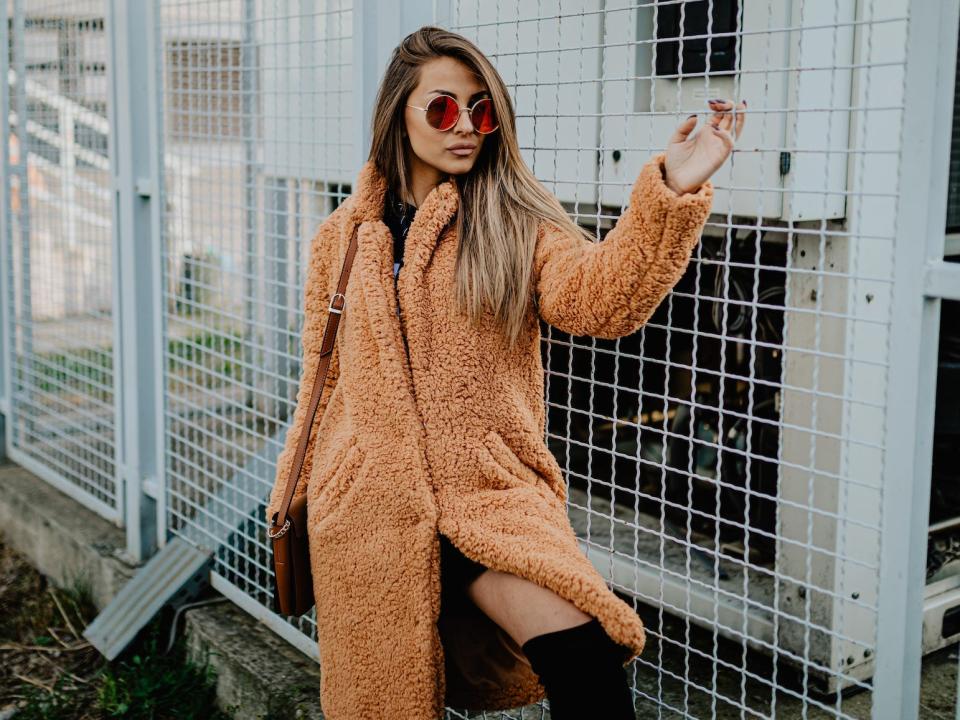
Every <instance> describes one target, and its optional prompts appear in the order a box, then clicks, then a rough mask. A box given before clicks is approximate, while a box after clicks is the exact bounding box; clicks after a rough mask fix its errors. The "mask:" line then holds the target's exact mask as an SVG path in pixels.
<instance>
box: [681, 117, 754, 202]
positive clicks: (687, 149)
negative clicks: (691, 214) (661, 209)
mask: <svg viewBox="0 0 960 720" xmlns="http://www.w3.org/2000/svg"><path fill="white" fill-rule="evenodd" d="M707 104H708V105H709V106H710V108H711V109H712V110H713V113H712V114H711V116H710V118H709V119H708V120H707V123H706V125H704V126H703V127H701V128H700V130H698V131H697V132H696V133H695V134H693V135H691V133H692V132H693V129H694V128H695V127H696V126H697V116H696V115H691V116H690V117H688V118H687V119H686V120H684V121H683V122H682V123H680V124H679V125H678V126H677V129H676V130H674V132H673V135H671V136H670V142H669V144H668V145H667V149H666V157H665V159H664V168H665V171H666V177H665V178H664V182H666V184H667V187H669V188H670V189H671V190H673V191H674V192H675V193H677V194H678V195H681V194H683V193H686V192H696V191H697V189H699V187H700V186H701V185H702V184H703V183H704V182H705V181H706V180H708V179H709V178H710V176H711V175H713V173H714V172H716V171H717V168H719V167H720V166H721V165H723V163H724V161H725V160H726V159H727V157H728V156H729V155H730V153H731V151H732V150H733V143H734V141H735V140H736V138H738V137H740V133H741V132H743V123H744V121H745V120H746V109H747V102H746V100H743V101H741V102H740V104H739V105H737V107H736V108H734V106H733V102H732V101H731V100H723V99H715V100H708V101H707Z"/></svg>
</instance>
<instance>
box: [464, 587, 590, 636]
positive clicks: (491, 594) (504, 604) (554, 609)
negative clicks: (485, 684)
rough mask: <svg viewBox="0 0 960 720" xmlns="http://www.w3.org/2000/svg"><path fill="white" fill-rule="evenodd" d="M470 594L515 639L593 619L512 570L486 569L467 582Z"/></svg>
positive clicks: (568, 602)
mask: <svg viewBox="0 0 960 720" xmlns="http://www.w3.org/2000/svg"><path fill="white" fill-rule="evenodd" d="M467 596H468V597H469V598H470V599H471V600H473V602H474V603H476V605H477V607H479V608H480V609H481V610H482V611H483V612H484V613H485V614H486V615H487V616H489V618H490V619H491V620H493V621H494V622H495V623H496V624H497V625H499V626H500V627H502V628H503V629H504V630H505V631H506V632H507V634H508V635H510V637H512V638H513V640H514V642H516V643H517V644H518V645H523V643H525V642H526V641H527V640H528V639H530V638H532V637H534V636H535V635H540V634H542V633H547V632H553V631H554V630H564V629H566V628H569V627H573V626H575V625H582V624H583V623H585V622H589V621H590V619H591V618H590V615H587V614H586V613H585V612H583V611H581V610H580V609H579V608H577V607H576V606H575V605H574V604H573V603H571V602H570V601H569V600H566V599H564V598H562V597H560V596H559V595H557V594H556V593H555V592H553V591H552V590H548V589H547V588H544V587H540V586H539V585H537V584H536V583H535V582H531V581H530V580H527V579H526V578H522V577H519V576H517V575H513V574H512V573H505V572H500V571H499V570H489V569H488V570H485V571H484V572H483V573H481V574H480V575H478V576H477V578H476V579H475V580H474V581H473V582H472V583H470V585H469V586H467Z"/></svg>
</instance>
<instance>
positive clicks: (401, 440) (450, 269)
mask: <svg viewBox="0 0 960 720" xmlns="http://www.w3.org/2000/svg"><path fill="white" fill-rule="evenodd" d="M663 159H664V156H663V153H660V154H659V155H657V156H656V157H654V158H652V159H651V160H650V161H649V162H648V163H647V164H646V165H644V166H643V168H642V169H641V172H640V174H639V176H638V177H637V179H636V181H635V182H634V184H633V187H632V189H631V193H630V199H629V203H628V206H627V208H626V210H625V211H624V213H623V214H622V215H621V217H620V218H619V219H618V221H617V223H616V225H615V227H614V228H613V229H612V230H611V231H610V232H609V233H608V234H607V236H606V237H605V238H604V240H603V241H602V242H591V241H589V240H586V239H584V238H581V237H574V236H571V235H570V234H568V233H567V232H565V231H561V230H560V229H559V228H558V227H556V225H555V224H553V223H550V222H548V221H542V222H541V223H540V225H539V228H538V232H537V243H536V250H535V255H534V267H533V273H534V277H533V282H534V293H535V297H536V300H537V305H536V307H534V306H533V305H531V308H530V310H529V311H528V313H527V322H526V324H525V330H524V334H523V340H522V342H520V343H519V345H518V347H517V349H515V350H513V351H510V350H508V349H507V347H506V344H505V343H504V342H503V341H502V340H501V339H500V336H499V334H498V332H497V330H496V328H495V326H494V325H493V323H492V321H491V318H489V317H485V318H484V322H483V325H482V327H480V329H479V331H478V330H477V329H473V328H471V327H470V326H469V324H468V322H467V321H466V318H465V317H463V316H461V315H459V314H458V313H457V312H456V311H455V310H454V306H453V303H452V300H451V298H452V292H453V280H454V260H455V257H456V250H457V235H456V228H455V223H454V222H453V221H454V220H455V216H456V212H457V207H458V203H459V192H458V189H457V186H456V182H455V180H454V179H453V178H448V179H446V180H445V181H444V182H442V183H441V184H439V185H437V186H436V187H435V188H433V189H432V190H431V191H430V193H429V194H428V195H427V197H426V198H425V199H424V201H423V202H422V203H421V205H420V207H419V208H418V210H417V213H416V215H415V216H414V219H413V223H412V225H411V227H410V229H409V233H408V236H407V240H406V248H405V251H404V265H403V269H402V270H401V272H400V276H399V280H398V286H397V290H396V291H395V290H394V278H393V238H392V235H391V233H390V230H389V229H388V227H387V226H386V224H385V223H384V222H383V221H382V218H383V211H384V197H385V193H386V181H385V179H384V177H383V175H382V174H381V173H380V172H379V171H378V170H377V168H376V167H375V165H374V163H373V162H372V161H370V160H368V161H367V162H366V163H365V164H364V165H363V167H362V168H361V170H360V173H359V175H358V178H357V183H356V185H355V191H354V192H353V194H352V195H350V196H349V197H348V198H347V199H346V200H345V201H344V202H343V203H342V204H341V205H340V206H339V207H338V208H337V209H336V210H335V211H334V212H333V213H331V214H330V216H328V218H327V219H326V220H325V221H324V222H323V223H322V224H321V226H320V228H319V230H318V231H317V234H316V235H315V237H314V238H313V240H312V242H311V249H310V256H309V264H308V271H307V282H306V286H305V290H304V296H305V298H304V326H303V331H302V341H301V342H302V347H303V363H302V374H301V377H300V387H299V391H298V393H297V405H296V408H295V411H294V414H293V420H292V423H291V425H290V426H289V430H288V432H287V435H286V443H285V446H284V448H283V449H282V451H281V453H280V455H279V457H278V459H277V473H276V478H275V482H274V488H273V490H272V492H271V495H270V500H269V503H268V506H267V510H266V513H267V515H266V516H267V518H268V522H269V517H270V516H271V515H272V514H273V512H274V511H275V510H276V509H277V507H278V506H279V503H280V499H281V496H282V493H283V489H284V485H285V483H286V479H287V475H288V473H289V471H290V467H291V465H292V462H293V457H294V454H295V451H296V445H297V441H298V439H299V437H300V431H301V429H302V427H303V424H304V422H305V415H306V410H307V405H308V402H309V392H310V386H311V384H312V382H313V378H314V375H315V372H316V368H317V365H318V362H319V357H318V355H319V349H320V342H321V338H322V335H323V328H324V323H325V322H326V318H327V308H328V304H329V298H330V295H331V293H332V292H333V289H334V288H335V287H336V283H337V278H338V277H339V273H340V268H341V264H342V261H343V257H344V254H345V252H346V249H347V245H348V243H349V241H350V237H351V235H352V232H353V230H354V227H355V226H359V231H358V236H357V243H358V249H357V254H356V256H355V258H354V265H353V269H352V274H351V277H350V281H349V285H348V289H347V292H346V309H345V311H344V314H343V316H342V318H341V323H340V329H339V334H338V336H337V341H336V345H335V350H334V355H333V357H332V358H331V363H330V370H329V373H328V377H327V383H326V387H325V388H324V395H323V398H322V400H321V405H320V407H319V408H318V409H317V414H316V419H315V422H314V427H313V428H312V429H311V437H310V445H309V446H308V451H307V455H306V457H305V460H304V465H303V472H302V475H301V478H300V482H299V483H298V487H297V489H296V494H298V495H299V494H300V493H304V492H305V493H307V494H308V526H307V527H308V537H309V543H310V554H311V565H312V568H313V578H314V594H315V597H316V603H317V609H316V611H317V631H318V645H319V652H320V660H321V682H320V696H321V704H322V706H323V710H324V714H325V716H326V717H327V718H328V719H330V720H368V719H369V720H372V719H374V718H377V719H381V720H382V719H386V720H401V718H402V719H403V720H434V719H435V718H440V717H442V715H443V710H444V706H445V705H450V706H452V707H457V708H469V709H487V710H498V709H505V708H513V707H518V706H522V705H526V704H529V703H533V702H537V701H539V700H541V699H543V698H544V697H545V690H544V688H543V686H542V685H541V684H540V683H539V681H538V678H537V676H536V674H535V673H534V672H533V670H532V669H531V667H530V663H529V662H528V661H527V659H526V657H525V656H524V655H523V652H522V650H521V649H520V647H519V646H518V645H517V644H516V643H515V642H514V641H513V640H512V638H510V636H509V635H507V634H506V633H505V632H504V631H502V630H501V629H500V628H499V626H497V625H496V624H495V623H493V621H491V620H490V619H489V618H488V617H487V616H486V615H484V614H483V613H482V612H481V611H480V610H479V609H477V608H476V607H475V606H474V607H473V610H472V611H471V610H466V611H462V612H460V613H458V614H457V615H451V614H450V613H446V612H445V613H441V607H440V565H439V542H438V532H440V533H443V534H444V535H446V536H447V537H448V538H449V539H450V540H451V541H452V543H453V544H454V545H455V546H456V547H458V548H459V549H460V550H461V551H462V552H463V553H464V554H465V555H466V556H467V557H469V558H472V559H474V560H477V561H479V562H481V563H483V564H484V565H486V566H487V567H489V568H493V569H495V570H501V571H504V572H509V573H514V574H516V575H519V576H521V577H524V578H527V579H529V580H532V581H533V582H536V583H538V584H540V585H542V586H544V587H547V588H549V589H551V590H553V591H554V592H555V593H557V594H558V595H560V596H561V597H564V598H566V599H567V600H569V601H571V602H572V603H573V604H574V605H576V606H577V607H578V608H580V609H581V610H582V611H583V612H585V613H587V614H588V615H591V616H593V617H595V618H597V619H598V620H599V621H600V623H601V625H602V626H603V628H604V629H605V630H606V631H607V633H608V634H609V635H610V637H611V638H612V639H613V640H615V641H616V642H618V643H620V644H622V645H624V646H625V651H626V650H627V649H629V651H630V652H629V653H626V652H625V655H624V662H625V663H626V662H627V661H628V660H632V659H634V658H635V657H637V656H638V655H639V654H640V653H641V652H642V650H643V646H644V641H645V635H644V627H643V623H642V621H641V620H640V618H639V617H638V615H637V613H636V612H635V610H634V609H633V608H632V607H631V606H630V605H629V604H628V603H627V602H625V601H624V600H622V599H621V598H619V597H618V596H617V595H616V594H614V593H613V591H612V590H611V589H610V588H609V587H608V586H607V584H606V582H605V581H604V579H603V577H602V576H601V575H600V574H599V572H598V571H597V570H596V568H595V567H594V566H593V565H592V564H591V562H590V561H589V560H588V559H587V557H586V555H585V554H584V553H583V552H582V551H581V549H580V547H579V545H578V544H577V538H576V535H575V533H574V531H573V529H572V527H571V525H570V521H569V518H568V516H567V510H566V496H567V491H566V484H565V481H564V477H563V475H562V471H561V468H560V466H559V463H558V462H557V461H556V459H555V457H554V456H553V454H552V453H551V452H550V450H549V449H548V447H547V445H546V443H545V440H544V437H545V425H544V421H545V410H546V408H545V401H544V379H543V374H544V371H543V367H542V364H541V356H540V344H541V341H540V324H539V320H540V319H542V320H544V321H545V322H547V323H549V324H550V325H553V326H555V327H557V328H559V329H560V330H563V331H565V332H567V333H570V334H571V335H575V336H584V335H593V336H596V337H600V338H616V337H620V336H624V335H628V334H630V333H632V332H634V331H636V330H637V329H638V328H639V327H640V326H641V325H643V324H644V323H645V322H646V321H647V320H648V319H649V317H650V316H651V315H652V314H653V312H654V310H655V309H656V308H657V306H658V305H659V304H660V302H661V301H662V300H663V299H664V297H665V296H666V295H667V293H668V292H669V291H670V290H671V288H672V287H673V286H674V285H675V284H676V283H677V281H678V280H679V279H680V277H681V275H682V274H683V272H684V269H685V268H686V267H687V264H688V263H689V260H690V256H691V252H692V250H693V248H694V247H695V246H696V244H697V242H698V241H699V238H700V234H701V231H702V228H703V225H704V223H705V222H706V219H707V216H708V215H709V212H710V208H711V204H712V201H713V186H712V185H711V184H710V183H709V182H707V183H705V184H704V185H703V186H702V187H701V188H700V189H699V190H698V191H697V192H696V193H688V194H685V195H681V196H678V195H676V194H675V193H674V192H673V191H672V190H670V189H669V188H668V187H667V186H666V185H665V184H664V181H663V174H662V165H663ZM398 303H399V315H398V312H397V310H398ZM404 338H406V340H407V343H408V345H409V358H408V356H407V350H406V349H405V347H404ZM471 605H472V604H471Z"/></svg>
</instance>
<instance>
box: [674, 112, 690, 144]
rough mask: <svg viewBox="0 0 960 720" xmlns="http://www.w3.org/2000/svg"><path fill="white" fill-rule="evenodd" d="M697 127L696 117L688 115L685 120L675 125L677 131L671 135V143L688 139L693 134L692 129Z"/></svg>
mask: <svg viewBox="0 0 960 720" xmlns="http://www.w3.org/2000/svg"><path fill="white" fill-rule="evenodd" d="M696 126H697V116H696V115H690V116H689V117H688V118H687V119H686V120H684V121H683V122H682V123H680V124H679V125H677V129H676V130H674V131H673V135H671V136H670V142H671V143H678V142H683V141H684V140H686V139H687V137H689V135H690V133H691V132H693V129H694V128H695V127H696Z"/></svg>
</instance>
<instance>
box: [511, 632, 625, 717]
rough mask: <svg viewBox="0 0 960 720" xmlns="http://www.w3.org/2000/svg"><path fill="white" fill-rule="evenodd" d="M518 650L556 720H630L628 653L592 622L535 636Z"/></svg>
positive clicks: (551, 715)
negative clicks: (545, 696) (534, 674)
mask: <svg viewBox="0 0 960 720" xmlns="http://www.w3.org/2000/svg"><path fill="white" fill-rule="evenodd" d="M521 647H522V649H523V652H524V654H525V655H526V656H527V658H528V659H529V660H530V664H531V666H532V667H533V670H534V672H535V673H537V675H538V676H539V677H540V683H541V684H542V685H543V687H544V688H546V690H547V699H548V700H549V701H550V717H552V718H553V719H554V720H583V719H584V718H595V717H596V718H600V717H602V718H605V720H634V718H635V714H634V709H633V694H632V692H631V691H630V685H629V683H628V681H627V674H626V670H625V668H624V667H623V661H624V659H625V657H626V648H624V646H622V645H619V644H618V643H615V642H614V641H613V640H612V639H611V638H610V636H609V635H607V633H606V631H605V630H604V629H603V627H602V626H601V625H600V622H599V621H598V620H597V619H596V618H593V619H591V620H590V621H589V622H586V623H584V624H582V625H577V626H575V627H571V628H566V629H564V630H556V631H554V632H548V633H544V634H542V635H537V636H535V637H532V638H530V639H529V640H527V641H526V642H525V643H524V644H523V645H522V646H521Z"/></svg>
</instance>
